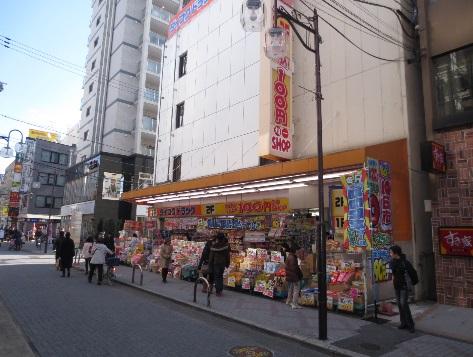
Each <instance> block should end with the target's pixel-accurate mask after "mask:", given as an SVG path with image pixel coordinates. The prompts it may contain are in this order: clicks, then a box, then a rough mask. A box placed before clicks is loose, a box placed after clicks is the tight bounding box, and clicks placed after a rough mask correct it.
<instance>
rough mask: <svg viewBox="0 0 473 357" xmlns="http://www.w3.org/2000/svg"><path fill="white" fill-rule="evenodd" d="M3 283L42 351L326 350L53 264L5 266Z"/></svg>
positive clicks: (170, 356) (0, 267)
mask: <svg viewBox="0 0 473 357" xmlns="http://www.w3.org/2000/svg"><path fill="white" fill-rule="evenodd" d="M4 253H5V252H4V251H2V250H1V249H0V260H1V259H2V258H3V256H4ZM23 254H24V256H23V257H19V258H18V260H19V261H24V260H26V258H25V256H28V253H26V252H25V253H23ZM20 255H21V254H20ZM33 260H34V259H33ZM51 261H52V259H51ZM0 281H1V282H2V283H1V284H0V298H1V299H2V300H3V301H4V302H5V305H6V306H8V309H9V310H11V311H12V313H13V314H14V316H15V319H16V321H18V323H19V324H20V326H21V328H22V329H23V332H24V333H25V335H27V336H28V338H29V339H30V340H31V342H32V343H33V345H34V346H35V348H36V350H37V351H38V354H39V355H40V356H45V357H56V356H57V357H69V356H91V357H95V356H100V357H107V356H114V357H116V356H138V357H142V356H144V357H147V356H150V357H151V356H153V357H156V356H158V357H159V356H163V357H174V356H179V357H180V356H205V357H213V356H215V357H221V356H225V355H227V351H228V350H229V349H230V348H232V347H234V346H241V345H259V346H262V347H266V348H268V349H270V350H272V351H273V352H274V355H275V356H276V357H278V356H279V357H283V356H294V357H296V356H308V355H310V356H317V355H321V353H319V352H317V351H315V350H314V349H312V348H309V347H307V346H304V345H301V344H299V343H296V342H293V341H290V340H283V339H281V338H277V337H274V336H272V335H268V334H265V333H262V332H260V331H257V330H254V329H248V328H247V327H244V326H242V325H241V324H237V323H234V322H231V321H228V320H222V319H220V318H218V317H215V316H212V315H210V314H207V313H204V312H201V311H197V310H195V309H189V308H186V307H183V306H182V305H180V304H175V303H172V302H170V301H168V300H165V299H161V298H158V297H156V296H151V295H149V294H143V293H140V292H138V291H136V290H134V289H129V288H127V287H124V286H122V285H119V284H116V285H114V286H111V287H109V286H97V285H96V284H88V283H87V280H86V277H85V276H84V274H83V273H81V272H79V271H76V270H74V271H72V277H71V278H70V279H68V278H60V277H59V274H58V272H57V271H55V269H54V266H53V265H52V264H50V265H46V264H11V262H10V263H8V264H0Z"/></svg>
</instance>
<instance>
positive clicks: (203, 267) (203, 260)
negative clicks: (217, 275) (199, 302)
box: [197, 237, 214, 293]
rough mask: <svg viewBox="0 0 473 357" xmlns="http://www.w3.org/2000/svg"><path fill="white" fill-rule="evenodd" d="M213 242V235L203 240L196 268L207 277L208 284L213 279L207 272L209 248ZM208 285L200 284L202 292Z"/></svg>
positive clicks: (211, 282) (205, 290) (210, 283)
mask: <svg viewBox="0 0 473 357" xmlns="http://www.w3.org/2000/svg"><path fill="white" fill-rule="evenodd" d="M213 242H214V238H213V237H209V239H208V240H207V242H205V246H204V250H203V251H202V255H201V256H200V260H199V265H198V267H197V268H198V269H199V271H200V273H201V274H202V276H203V277H204V278H205V279H207V281H208V282H209V285H212V284H213V283H214V281H213V275H212V274H210V273H209V259H210V248H211V247H212V244H213ZM207 288H208V286H205V285H203V286H202V292H203V293H206V292H207Z"/></svg>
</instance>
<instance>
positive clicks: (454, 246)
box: [438, 227, 473, 257]
mask: <svg viewBox="0 0 473 357" xmlns="http://www.w3.org/2000/svg"><path fill="white" fill-rule="evenodd" d="M438 236H439V245H440V247H439V248H440V254H442V255H459V256H464V257H473V227H440V228H439V230H438Z"/></svg>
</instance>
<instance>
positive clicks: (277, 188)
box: [259, 183, 307, 192]
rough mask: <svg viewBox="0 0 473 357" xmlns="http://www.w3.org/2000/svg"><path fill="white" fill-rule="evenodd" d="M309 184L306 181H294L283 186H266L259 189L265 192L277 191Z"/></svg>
mask: <svg viewBox="0 0 473 357" xmlns="http://www.w3.org/2000/svg"><path fill="white" fill-rule="evenodd" d="M304 186H307V185H306V184H305V183H292V184H290V185H282V186H276V187H265V188H261V189H259V191H261V192H264V191H275V190H285V189H289V188H298V187H304Z"/></svg>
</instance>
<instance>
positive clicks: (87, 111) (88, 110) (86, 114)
mask: <svg viewBox="0 0 473 357" xmlns="http://www.w3.org/2000/svg"><path fill="white" fill-rule="evenodd" d="M90 110H91V107H87V109H86V111H85V116H86V117H88V116H89V115H90Z"/></svg>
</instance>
